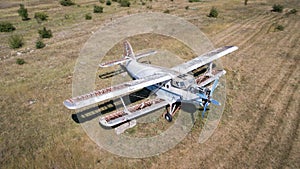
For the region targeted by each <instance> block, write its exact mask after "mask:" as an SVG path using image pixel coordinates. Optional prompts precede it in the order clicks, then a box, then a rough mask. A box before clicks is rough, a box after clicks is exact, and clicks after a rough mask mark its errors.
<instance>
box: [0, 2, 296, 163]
mask: <svg viewBox="0 0 300 169" xmlns="http://www.w3.org/2000/svg"><path fill="white" fill-rule="evenodd" d="M75 2H76V4H78V5H74V6H71V7H62V6H61V5H59V3H58V1H49V0H47V1H38V0H29V1H14V0H9V1H6V2H0V21H10V22H12V23H13V25H15V27H16V30H15V31H14V32H12V33H4V32H0V37H1V38H0V49H1V50H0V59H1V60H0V91H1V94H0V107H1V111H0V128H1V132H0V168H300V162H299V158H300V153H299V148H300V141H299V140H300V136H299V121H300V117H299V110H300V105H299V101H300V94H299V93H300V92H299V91H300V90H299V77H300V66H299V65H300V62H299V59H300V56H299V53H300V42H299V39H300V29H299V27H300V17H299V13H298V14H291V15H287V14H286V13H287V12H288V11H289V10H291V9H293V8H295V9H297V10H298V11H299V10H300V3H299V1H298V0H285V1H283V0H281V1H280V0H275V1H271V0H256V1H255V0H253V1H252V0H250V1H249V2H248V5H247V6H245V5H244V3H243V1H237V0H226V1H221V0H218V1H204V2H197V3H189V2H188V1H183V0H178V1H177V0H174V1H168V0H153V1H144V2H145V3H146V4H145V5H142V4H141V2H140V1H130V2H132V5H131V6H130V7H129V8H121V7H119V6H118V4H117V3H116V2H113V3H112V5H111V6H106V5H105V4H102V6H104V13H102V14H94V13H93V11H92V10H93V5H95V4H98V5H99V4H100V3H99V1H96V0H91V1H84V0H76V1H75ZM19 3H24V4H25V7H26V8H27V9H28V13H29V17H30V18H31V20H29V21H21V18H20V17H19V16H18V14H17V10H18V8H19V7H18V4H19ZM275 3H279V4H282V5H284V6H285V9H284V11H283V13H276V12H271V9H272V5H273V4H275ZM186 6H189V9H188V10H186ZM212 6H215V7H216V8H217V9H218V10H219V17H218V18H217V19H214V18H209V17H207V16H206V15H207V14H208V12H209V10H210V9H211V7H212ZM167 9H168V10H169V12H170V14H173V15H176V16H180V17H183V18H185V19H186V20H188V21H190V22H191V23H193V24H195V25H196V26H198V27H199V28H200V29H201V30H202V31H203V32H204V33H206V35H207V36H208V37H209V38H210V39H211V41H212V43H213V44H214V45H215V47H220V46H224V45H236V46H238V47H239V50H238V51H237V52H235V53H234V54H232V55H229V56H227V57H224V58H223V59H222V62H223V66H224V68H225V70H226V71H227V74H226V79H227V102H226V106H225V111H224V114H223V118H222V120H221V123H220V124H219V127H218V129H217V130H216V131H215V133H214V134H213V136H212V137H211V138H210V139H209V140H208V141H207V142H205V143H204V144H198V143H197V141H198V135H199V131H200V130H201V127H200V126H199V125H198V126H195V127H194V129H193V130H192V131H191V132H190V133H189V134H188V136H187V137H186V138H185V139H184V140H183V141H182V142H180V143H179V144H178V145H177V146H176V147H174V148H173V149H171V150H169V151H167V152H165V153H163V154H160V155H157V156H153V157H149V158H143V159H133V158H124V157H119V156H116V155H114V154H111V153H109V152H107V151H105V150H103V149H101V148H99V147H98V146H97V145H96V144H95V143H94V142H93V141H92V140H90V139H89V137H88V136H87V135H86V133H85V132H84V131H83V130H82V128H81V126H80V124H77V123H76V122H74V121H73V119H72V118H71V115H72V113H74V111H71V110H67V109H66V108H65V107H64V106H63V104H62V102H63V100H65V99H66V98H68V97H70V96H72V76H73V69H74V65H75V63H76V59H77V57H78V55H79V52H80V49H81V48H82V47H83V45H84V44H85V42H86V41H87V40H88V38H89V37H90V36H91V35H92V34H93V32H95V31H97V30H98V29H99V28H100V27H101V26H103V25H105V24H106V23H109V22H110V21H111V20H114V19H116V18H119V17H121V16H126V15H129V14H134V13H138V12H143V11H148V12H150V11H155V12H164V11H166V10H167ZM40 11H43V12H45V13H47V14H48V15H49V19H48V21H45V22H43V23H41V24H39V23H37V22H36V20H35V19H34V18H33V16H34V13H35V12H40ZM86 13H91V14H92V17H93V18H92V20H85V14H86ZM276 25H282V26H284V30H283V31H278V30H276ZM43 26H45V27H47V28H49V29H51V30H52V32H53V37H52V38H51V39H46V40H44V42H45V44H46V47H45V48H43V49H35V42H36V40H37V39H38V33H37V32H38V29H41V28H42V27H43ZM12 34H21V35H23V37H24V41H25V45H24V46H23V47H22V48H20V49H16V50H13V49H10V48H9V45H8V42H7V41H8V38H9V36H10V35H12ZM159 40H160V41H161V42H164V43H162V44H164V45H165V46H164V47H165V49H169V50H176V45H175V46H172V45H168V43H169V42H168V40H167V39H164V38H161V39H159ZM137 41H138V39H137ZM138 42H142V43H140V46H137V45H135V46H137V47H136V48H138V50H141V49H142V47H143V46H147V45H146V44H145V42H144V41H142V40H141V41H138ZM132 43H133V44H134V43H135V42H132ZM137 44H139V43H137ZM133 46H134V45H133ZM116 52H117V51H111V54H116ZM121 52H122V51H120V54H121ZM182 57H186V58H184V59H188V57H187V56H185V55H184V56H182ZM189 57H190V56H189ZM17 58H23V59H24V60H25V62H26V63H25V64H24V65H18V64H16V63H15V62H16V59H17ZM96 85H97V84H96ZM196 124H200V122H199V121H198V122H196Z"/></svg>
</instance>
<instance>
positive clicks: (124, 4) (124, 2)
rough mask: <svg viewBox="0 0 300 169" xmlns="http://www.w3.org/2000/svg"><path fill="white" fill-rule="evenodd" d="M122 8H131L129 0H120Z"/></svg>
mask: <svg viewBox="0 0 300 169" xmlns="http://www.w3.org/2000/svg"><path fill="white" fill-rule="evenodd" d="M119 4H120V5H121V7H130V2H129V1H128V0H119Z"/></svg>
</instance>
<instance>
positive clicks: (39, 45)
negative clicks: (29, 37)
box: [35, 40, 46, 49]
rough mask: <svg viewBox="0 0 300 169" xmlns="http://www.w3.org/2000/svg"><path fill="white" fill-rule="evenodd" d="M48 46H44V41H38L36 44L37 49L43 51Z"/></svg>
mask: <svg viewBox="0 0 300 169" xmlns="http://www.w3.org/2000/svg"><path fill="white" fill-rule="evenodd" d="M45 46H46V45H45V44H44V42H43V41H42V40H38V41H36V42H35V47H36V48H37V49H42V48H44V47H45Z"/></svg>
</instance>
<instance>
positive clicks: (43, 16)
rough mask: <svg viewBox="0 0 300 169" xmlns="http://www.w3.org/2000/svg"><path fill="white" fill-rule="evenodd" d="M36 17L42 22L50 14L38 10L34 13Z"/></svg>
mask: <svg viewBox="0 0 300 169" xmlns="http://www.w3.org/2000/svg"><path fill="white" fill-rule="evenodd" d="M34 18H35V19H36V20H37V22H38V23H40V22H41V21H45V20H47V18H48V15H47V14H45V13H44V12H36V13H35V14H34Z"/></svg>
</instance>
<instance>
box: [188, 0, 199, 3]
mask: <svg viewBox="0 0 300 169" xmlns="http://www.w3.org/2000/svg"><path fill="white" fill-rule="evenodd" d="M189 2H190V3H192V2H200V0H189Z"/></svg>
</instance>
